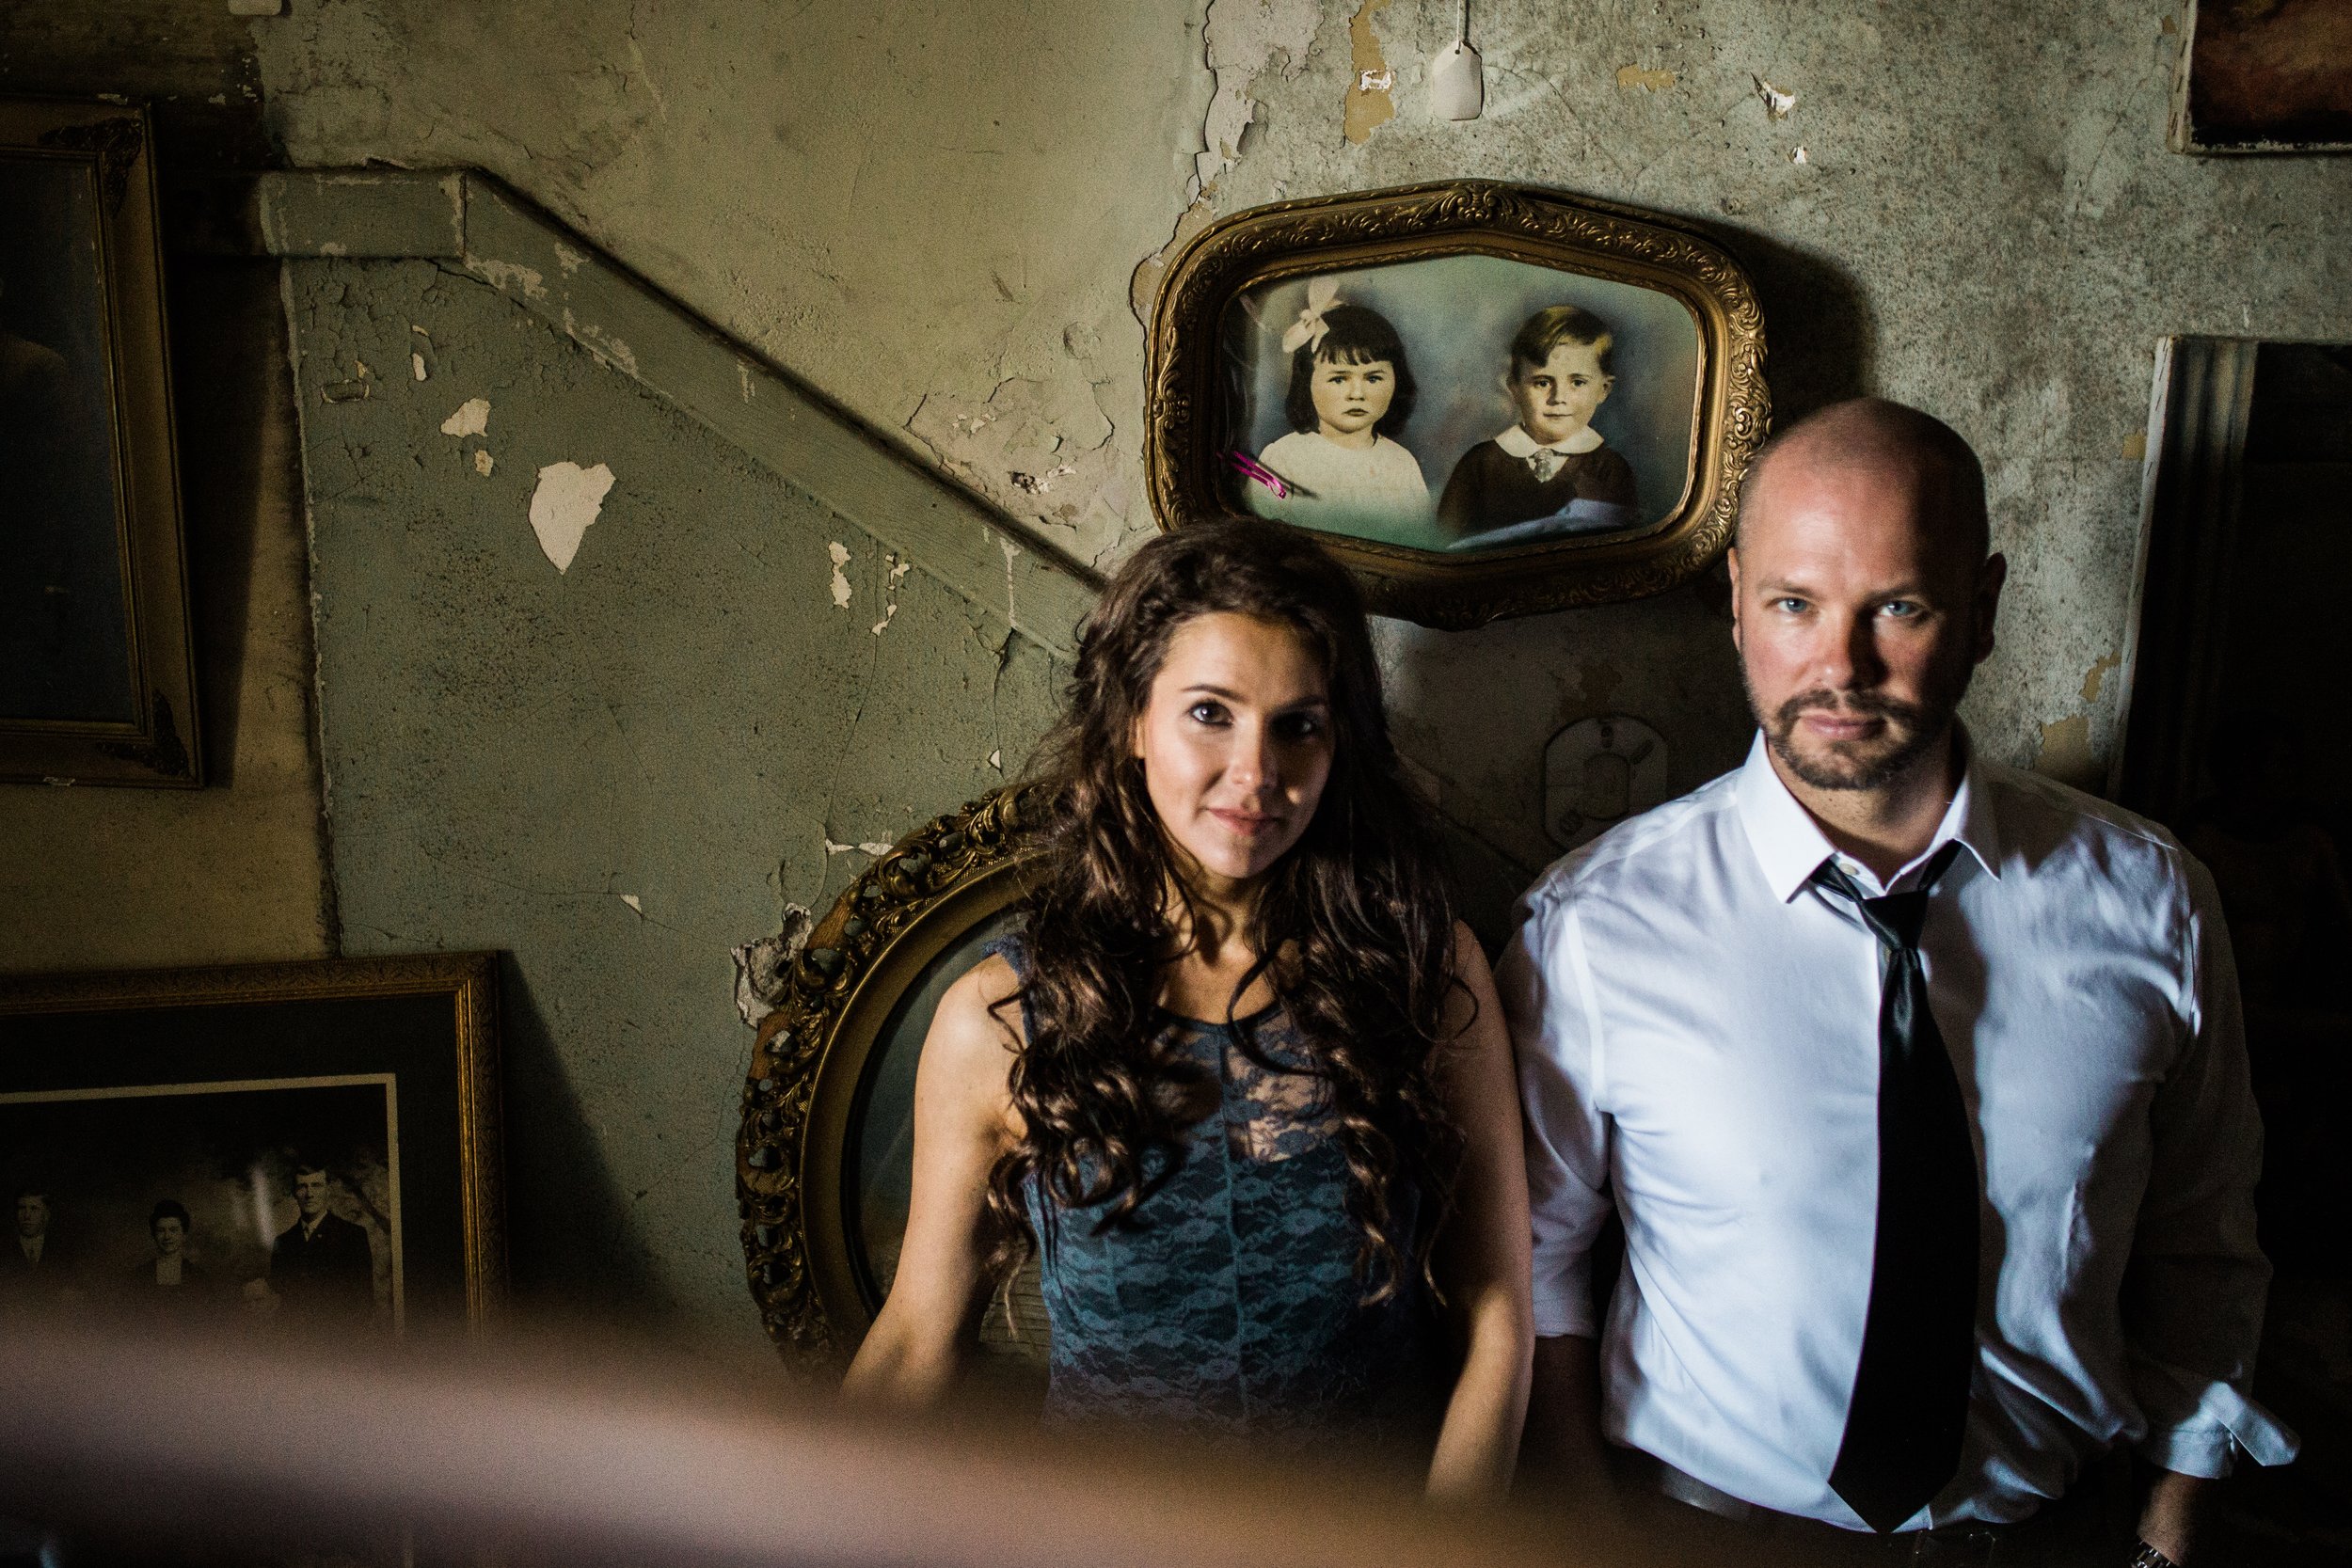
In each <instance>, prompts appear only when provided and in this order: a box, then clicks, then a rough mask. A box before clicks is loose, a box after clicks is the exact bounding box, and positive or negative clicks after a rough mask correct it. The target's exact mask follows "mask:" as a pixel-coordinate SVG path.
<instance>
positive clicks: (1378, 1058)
mask: <svg viewBox="0 0 2352 1568" xmlns="http://www.w3.org/2000/svg"><path fill="white" fill-rule="evenodd" d="M1071 698H1072V700H1071V706H1070V711H1069V712H1068V713H1067V714H1066V715H1065V716H1064V718H1063V720H1062V721H1061V723H1060V724H1059V726H1058V727H1057V730H1056V732H1055V734H1054V735H1053V736H1050V737H1049V738H1048V741H1047V745H1046V748H1045V750H1044V752H1042V753H1041V754H1042V755H1043V756H1044V757H1045V758H1046V759H1047V767H1046V769H1045V773H1044V777H1045V778H1046V779H1047V781H1048V782H1049V783H1050V784H1052V785H1053V786H1054V787H1053V791H1052V793H1053V798H1054V799H1055V800H1056V808H1055V812H1054V816H1053V820H1052V823H1051V825H1050V826H1049V827H1048V829H1047V830H1046V833H1045V838H1046V846H1045V852H1044V857H1043V860H1042V863H1041V869H1040V870H1039V871H1038V872H1037V873H1036V877H1035V880H1034V881H1033V883H1032V892H1031V895H1030V896H1029V900H1028V905H1027V916H1028V921H1027V927H1026V930H1025V933H1024V934H1023V935H1022V936H1021V937H1020V938H1019V939H1018V940H1017V941H1013V942H1008V943H1007V944H1005V945H1004V947H1003V948H1002V949H1001V950H1000V951H997V952H995V953H993V954H992V955H991V956H990V957H989V958H986V959H984V960H983V961H982V962H981V963H980V964H979V965H977V967H976V968H974V969H973V970H972V972H971V973H970V974H966V975H964V976H963V977H962V978H961V980H959V981H958V982H957V983H956V985H955V986H954V987H953V988H952V989H951V990H949V991H948V992H947V994H946V998H945V999H944V1000H943V1001H942V1003H941V1005H940V1007H939V1011H938V1014H937V1016H936V1018H935V1019H934V1021H933V1022H932V1025H931V1030H930V1035H929V1036H928V1037H926V1039H925V1042H924V1047H923V1057H922V1065H921V1068H920V1069H919V1073H918V1076H917V1080H916V1085H915V1124H914V1192H913V1197H912V1202H911V1205H910V1210H909V1213H908V1223H907V1230H906V1241H905V1250H904V1251H903V1252H902V1253H901V1254H900V1257H899V1262H898V1277H897V1280H896V1282H895V1283H894V1285H893V1287H892V1290H891V1293H890V1297H889V1300H888V1301H887V1302H886V1303H885V1304H884V1305H883V1307H882V1313H881V1315H880V1316H879V1317H878V1318H877V1319H876V1321H875V1323H874V1326H873V1329H872V1331H871V1332H870V1333H869V1334H868V1336H867V1337H866V1342H865V1344H864V1346H863V1347H862V1348H861V1349H860V1351H859V1353H858V1356H857V1359H856V1361H855V1363H854V1364H853V1365H852V1366H851V1367H850V1374H849V1379H848V1382H847V1385H846V1387H847V1391H848V1392H849V1393H850V1394H851V1395H852V1396H853V1397H865V1398H871V1399H881V1400H890V1401H898V1402H912V1403H922V1402H930V1401H933V1400H936V1399H938V1398H939V1397H941V1396H942V1395H943V1394H944V1393H945V1392H946V1388H947V1386H948V1385H949V1383H950V1382H951V1380H952V1378H953V1375H954V1372H955V1369H956V1364H957V1360H958V1355H959V1352H960V1351H961V1343H962V1339H963V1337H964V1334H965V1331H966V1330H967V1329H968V1326H969V1324H970V1323H971V1321H972V1314H973V1308H974V1307H975V1306H976V1305H977V1302H978V1299H979V1296H980V1292H981V1291H982V1290H983V1289H984V1287H985V1286H986V1285H987V1284H988V1283H990V1282H991V1281H994V1282H996V1283H998V1284H1002V1283H1003V1282H1004V1281H1006V1280H1008V1279H1009V1277H1010V1276H1011V1275H1012V1274H1013V1273H1014V1272H1015V1271H1016V1270H1017V1269H1018V1268H1019V1266H1020V1265H1021V1264H1022V1263H1023V1262H1024V1261H1025V1259H1026V1258H1027V1257H1028V1256H1029V1255H1030V1253H1031V1251H1032V1250H1033V1249H1034V1250H1035V1251H1036V1252H1037V1254H1038V1256H1039V1259H1040V1262H1041V1277H1042V1284H1043V1289H1044V1294H1045V1301H1046V1306H1047V1311H1048V1315H1049V1317H1050V1319H1051V1329H1052V1338H1053V1345H1052V1386H1051V1390H1050V1392H1049V1394H1048V1396H1047V1414H1048V1417H1049V1418H1052V1419H1056V1420H1061V1421H1073V1420H1089V1419H1117V1420H1136V1421H1147V1422H1161V1423H1169V1424H1175V1425H1181V1426H1189V1427H1193V1428H1196V1429H1199V1428H1206V1429H1208V1430H1211V1431H1222V1432H1231V1433H1240V1434H1242V1435H1245V1436H1248V1437H1251V1438H1256V1439H1262V1440H1263V1439H1272V1440H1275V1441H1278V1442H1288V1443H1290V1444H1291V1445H1293V1446H1296V1445H1298V1444H1301V1443H1311V1442H1313V1441H1315V1440H1316V1439H1317V1438H1319V1437H1327V1436H1333V1435H1337V1434H1341V1433H1344V1434H1345V1435H1346V1436H1347V1437H1348V1438H1349V1440H1350V1447H1351V1449H1355V1448H1357V1447H1359V1446H1360V1440H1361V1439H1364V1438H1369V1439H1371V1440H1373V1441H1375V1442H1377V1441H1379V1440H1381V1439H1383V1438H1388V1439H1391V1440H1392V1441H1396V1442H1411V1443H1413V1444H1414V1445H1415V1446H1416V1448H1417V1449H1418V1451H1419V1453H1420V1454H1422V1455H1426V1456H1427V1464H1428V1484H1429V1490H1430V1492H1431V1494H1432V1495H1433V1496H1438V1497H1470V1496H1479V1495H1486V1494H1493V1493H1499V1492H1500V1491H1502V1488H1503V1487H1504V1486H1505V1485H1506V1484H1507V1483H1508V1481H1509V1478H1510V1470H1511V1465H1512V1460H1513V1456H1514V1454H1515V1451H1516V1449H1517V1448H1518V1435H1519V1426H1520V1422H1521V1419H1522V1418H1523V1416H1524V1414H1525V1409H1526V1400H1527V1383H1528V1359H1529V1354H1530V1348H1531V1345H1532V1342H1533V1341H1532V1332H1533V1331H1532V1328H1531V1323H1532V1316H1531V1308H1530V1307H1529V1300H1528V1267H1529V1265H1528V1217H1527V1193H1526V1182H1525V1176H1524V1167H1523V1164H1522V1161H1521V1155H1520V1147H1519V1114H1518V1097H1517V1092H1516V1089H1515V1085H1514V1079H1513V1073H1512V1068H1511V1057H1510V1047H1509V1044H1508V1041H1507V1039H1506V1037H1505V1036H1504V1034H1503V1029H1502V1010H1501V1006H1500V1005H1499V1004H1498V1003H1497V1001H1496V999H1495V994H1494V988H1493V982H1492V979H1491V978H1490V976H1489V975H1488V974H1487V969H1486V959H1485V958H1484V957H1483V956H1482V955H1481V953H1480V951H1479V949H1478V945H1477V942H1475V940H1474V939H1473V938H1472V937H1471V936H1470V933H1469V931H1468V929H1467V928H1466V927H1461V926H1459V925H1457V924H1456V923H1455V922H1454V919H1453V916H1452V914H1451V910H1450V904H1449V900H1448V898H1447V895H1446V893H1445V890H1444V886H1443V883H1442V880H1441V879H1440V876H1439V873H1438V866H1437V864H1436V862H1435V856H1434V853H1433V851H1432V848H1431V845H1430V834H1429V832H1428V830H1427V825H1426V823H1425V821H1424V820H1423V818H1422V815H1421V811H1420V808H1419V807H1418V806H1417V804H1416V803H1415V802H1414V800H1413V798H1412V796H1411V794H1410V792H1409V791H1408V790H1407V788H1406V785H1405V784H1404V783H1403V782H1402V779H1401V776H1400V773H1399V768H1398V762H1397V757H1396V754H1395V752H1394V751H1393V750H1392V749H1391V745H1390V740H1389V734H1388V725H1387V719H1386V715H1385V713H1384V712H1383V710H1382V706H1381V698H1380V679H1379V672H1378V668H1377V666H1376V664H1375V660H1374V657H1373V651H1372V643H1371V639H1370V637H1369V635H1368V633H1367V630H1366V627H1365V624H1364V617H1363V610H1362V608H1361V605H1360V602H1359V599H1358V597H1357V594H1356V591H1355V587H1354V584H1353V583H1352V582H1351V581H1350V580H1349V579H1348V578H1347V575H1346V574H1345V573H1344V572H1343V571H1342V570H1341V569H1340V568H1339V567H1338V566H1337V565H1336V564H1335V563H1333V562H1332V561H1331V560H1330V559H1329V558H1328V557H1327V556H1326V555H1324V554H1323V552H1322V551H1321V550H1319V549H1317V548H1316V547H1315V546H1313V545H1312V544H1311V543H1310V542H1309V541H1308V540H1307V539H1306V538H1305V537H1304V536H1303V535H1301V534H1298V533H1295V532H1293V531H1290V530H1287V529H1282V528H1278V527H1274V526H1270V525H1267V524H1263V523H1251V522H1233V523H1224V524H1216V525H1207V526H1199V527H1193V528H1187V529H1184V530H1182V531H1178V532H1175V533H1171V534H1168V535H1165V536H1163V537H1161V538H1159V539H1156V540H1154V541H1152V543H1150V544H1148V545H1146V546H1144V547H1143V548H1142V549H1140V550H1139V551H1137V552H1136V555H1135V557H1134V558H1133V559H1132V560H1131V561H1130V562H1128V563H1127V565H1126V566H1125V567H1124V568H1123V569H1122V570H1121V571H1120V573H1119V575H1118V577H1117V578H1115V579H1114V580H1113V581H1112V583H1111V584H1110V586H1109V588H1108V589H1107V590H1106V591H1105V593H1104V597H1103V600H1102V603H1101V604H1100V606H1098V608H1097V609H1096V610H1095V612H1094V614H1093V615H1092V616H1091V617H1090V618H1089V622H1088V625H1087V629H1086V632H1085V635H1084V636H1083V638H1082V639H1081V641H1080V644H1079V653H1078V666H1077V674H1076V678H1075V680H1074V681H1073V686H1072V691H1071ZM1449 1329H1450V1330H1451V1334H1450V1336H1449V1333H1448V1330H1449ZM1449 1340H1450V1342H1449Z"/></svg>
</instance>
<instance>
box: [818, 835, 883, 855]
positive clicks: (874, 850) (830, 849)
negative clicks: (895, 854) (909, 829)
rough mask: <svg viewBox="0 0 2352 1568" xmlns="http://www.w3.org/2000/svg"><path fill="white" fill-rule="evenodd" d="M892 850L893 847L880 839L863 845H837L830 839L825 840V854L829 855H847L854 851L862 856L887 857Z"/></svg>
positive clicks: (872, 839) (871, 839)
mask: <svg viewBox="0 0 2352 1568" xmlns="http://www.w3.org/2000/svg"><path fill="white" fill-rule="evenodd" d="M891 848H892V846H890V845H888V844H885V843H883V842H882V840H881V839H878V838H869V839H867V840H866V842H865V843H863V844H835V843H834V841H833V840H832V839H830V838H829V839H827V840H825V853H826V854H828V855H846V854H848V853H849V852H850V850H852V849H854V850H856V851H857V852H858V853H859V854H861V855H887V854H888V853H890V851H891Z"/></svg>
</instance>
